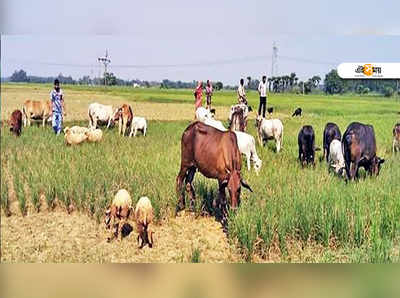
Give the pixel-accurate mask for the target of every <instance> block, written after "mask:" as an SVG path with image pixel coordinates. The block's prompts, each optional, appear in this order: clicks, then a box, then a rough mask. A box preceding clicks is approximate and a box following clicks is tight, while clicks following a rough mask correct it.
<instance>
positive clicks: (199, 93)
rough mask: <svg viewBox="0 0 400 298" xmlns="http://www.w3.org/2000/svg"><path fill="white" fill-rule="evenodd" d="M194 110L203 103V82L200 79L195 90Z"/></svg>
mask: <svg viewBox="0 0 400 298" xmlns="http://www.w3.org/2000/svg"><path fill="white" fill-rule="evenodd" d="M193 94H194V110H195V111H196V110H197V108H199V107H201V106H202V105H203V82H202V81H199V82H198V84H197V87H196V89H195V90H194V93H193Z"/></svg>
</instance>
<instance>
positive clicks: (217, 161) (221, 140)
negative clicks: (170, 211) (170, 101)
mask: <svg viewBox="0 0 400 298" xmlns="http://www.w3.org/2000/svg"><path fill="white" fill-rule="evenodd" d="M241 167H242V159H241V156H240V152H239V149H238V145H237V139H236V134H235V133H234V132H232V131H220V130H218V129H216V128H214V127H212V126H209V125H206V124H204V123H202V122H194V123H192V124H190V125H189V126H188V127H187V128H186V130H185V131H184V132H183V134H182V139H181V169H180V171H179V174H178V176H177V177H176V190H177V193H178V195H179V200H178V204H177V206H176V212H179V211H180V210H183V209H184V208H185V196H184V193H183V192H182V186H183V185H182V184H183V179H185V184H186V191H188V192H189V195H190V209H191V210H193V208H194V202H195V193H194V188H193V185H192V181H193V178H194V175H195V173H196V169H198V170H199V171H200V173H202V174H203V175H204V176H206V177H207V178H213V179H217V180H218V184H219V196H218V201H215V200H214V202H213V206H214V207H216V206H218V207H219V208H220V210H222V212H223V214H224V215H226V211H227V210H226V198H225V188H226V187H228V190H229V195H230V198H231V206H232V208H233V209H236V208H237V207H238V206H239V204H240V188H241V185H243V186H244V187H245V188H247V189H249V190H250V191H252V190H251V188H250V186H249V185H248V184H247V183H246V182H245V181H243V179H242V178H241V176H240V170H241Z"/></svg>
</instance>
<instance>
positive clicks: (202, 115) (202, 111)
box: [196, 107, 213, 122]
mask: <svg viewBox="0 0 400 298" xmlns="http://www.w3.org/2000/svg"><path fill="white" fill-rule="evenodd" d="M196 119H197V120H199V121H201V122H204V121H206V119H213V115H212V114H211V112H210V110H208V109H206V108H203V107H198V108H197V110H196Z"/></svg>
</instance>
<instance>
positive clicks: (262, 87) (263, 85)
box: [258, 76, 267, 118]
mask: <svg viewBox="0 0 400 298" xmlns="http://www.w3.org/2000/svg"><path fill="white" fill-rule="evenodd" d="M258 94H260V104H259V106H258V115H261V108H262V116H263V118H265V110H266V108H267V77H266V76H263V77H262V81H261V82H260V84H259V85H258Z"/></svg>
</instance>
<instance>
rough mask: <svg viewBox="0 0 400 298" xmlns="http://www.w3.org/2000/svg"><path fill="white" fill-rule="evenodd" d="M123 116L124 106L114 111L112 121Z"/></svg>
mask: <svg viewBox="0 0 400 298" xmlns="http://www.w3.org/2000/svg"><path fill="white" fill-rule="evenodd" d="M121 116H122V108H117V109H116V110H115V112H114V115H113V116H112V118H111V121H112V122H113V123H114V122H117V121H118V120H119V118H120V117H121Z"/></svg>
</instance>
